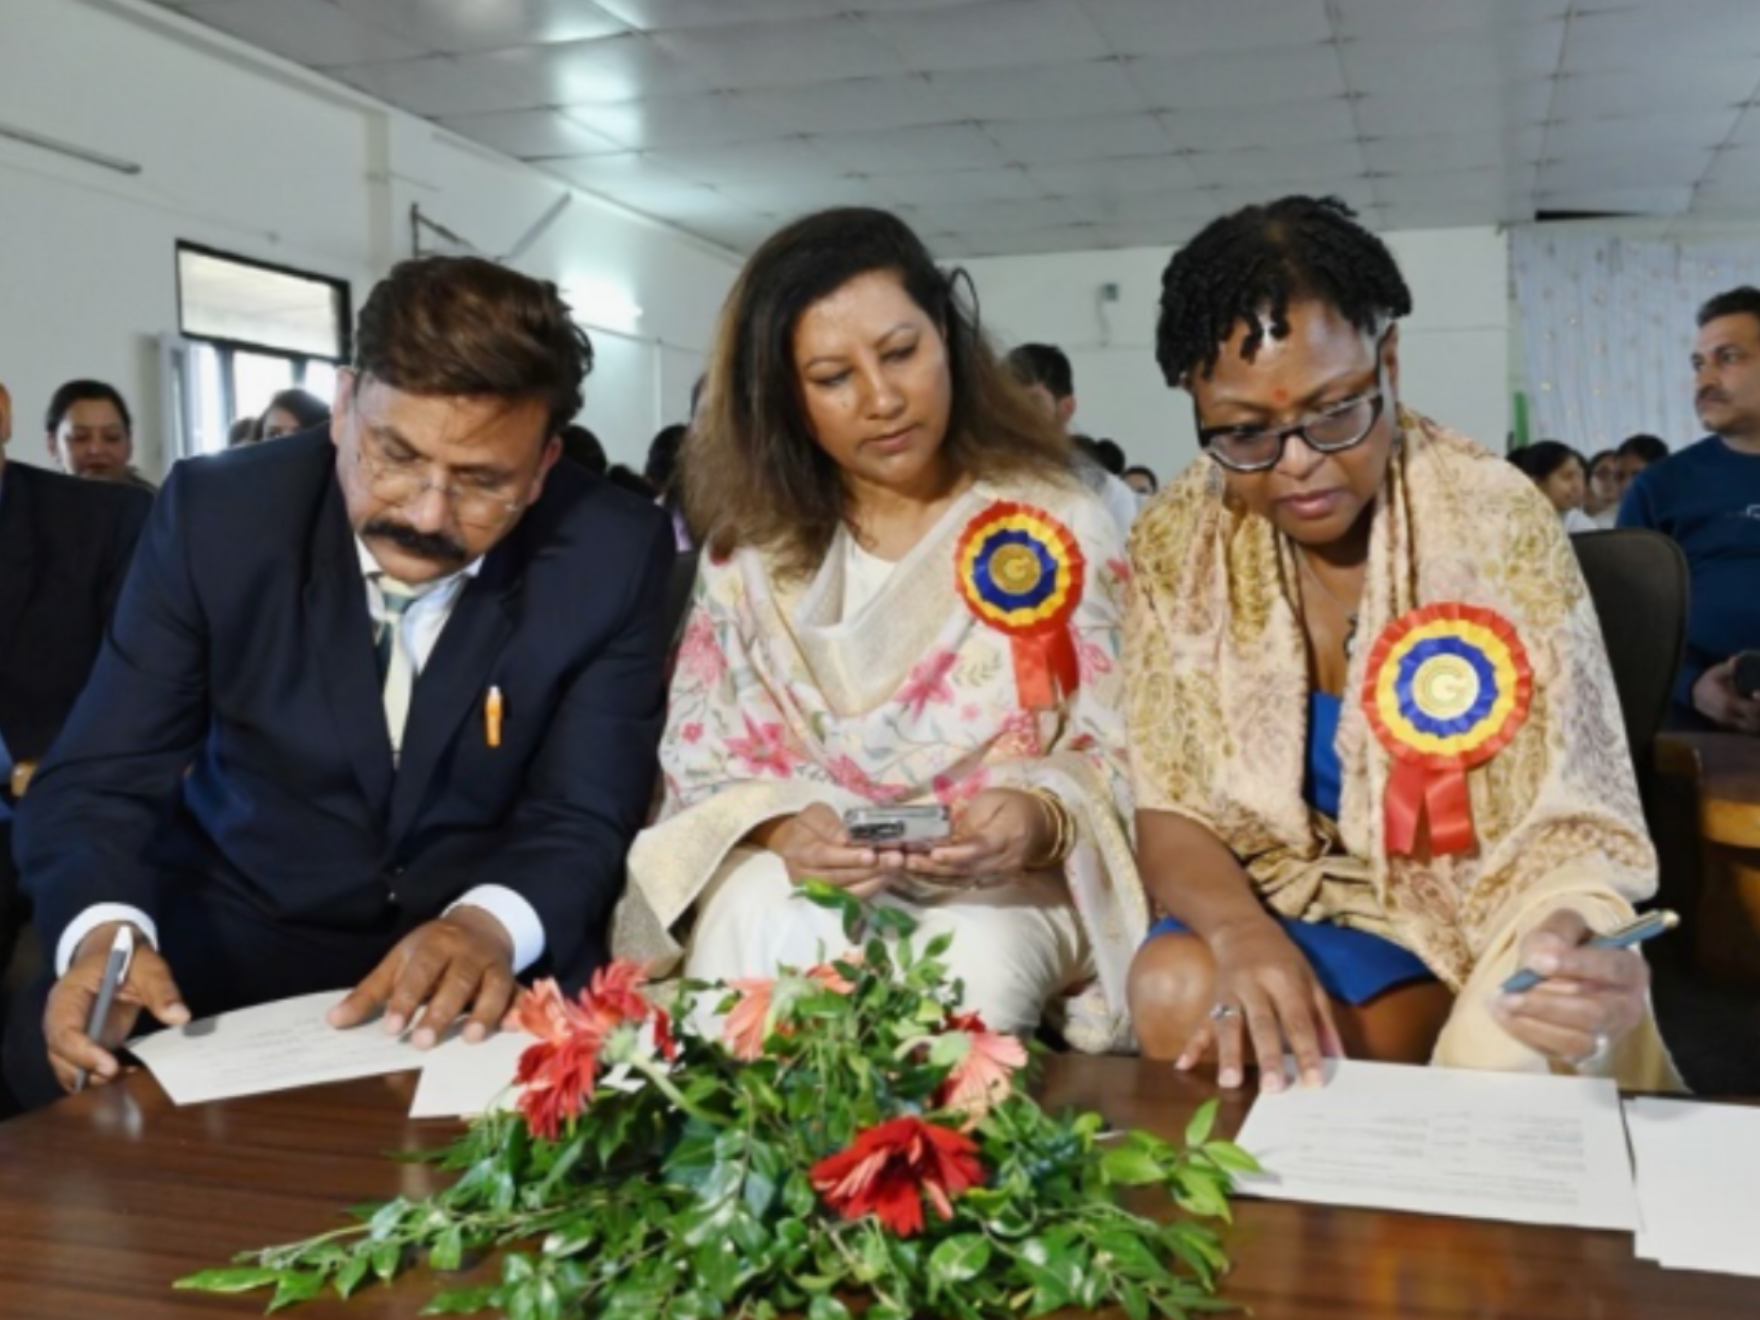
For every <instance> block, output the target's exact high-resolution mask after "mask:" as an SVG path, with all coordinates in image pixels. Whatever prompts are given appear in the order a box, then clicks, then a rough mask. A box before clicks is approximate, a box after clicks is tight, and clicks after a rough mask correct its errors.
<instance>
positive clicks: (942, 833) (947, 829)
mask: <svg viewBox="0 0 1760 1320" xmlns="http://www.w3.org/2000/svg"><path fill="white" fill-rule="evenodd" d="M843 828H844V830H845V831H846V832H847V833H848V834H849V838H850V842H851V843H860V844H866V845H867V846H869V847H871V848H878V849H883V850H888V851H890V850H892V849H897V850H898V851H900V852H928V851H929V850H930V849H931V848H934V847H936V846H937V845H939V844H943V843H946V842H947V841H948V839H950V838H951V837H952V836H953V815H952V813H951V812H949V811H948V809H947V808H946V807H943V806H928V807H856V808H854V809H853V810H850V811H846V812H844V813H843Z"/></svg>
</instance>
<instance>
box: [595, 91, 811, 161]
mask: <svg viewBox="0 0 1760 1320" xmlns="http://www.w3.org/2000/svg"><path fill="white" fill-rule="evenodd" d="M567 114H568V117H569V118H570V119H572V120H574V121H576V122H577V123H580V124H582V125H584V126H586V127H587V128H589V129H591V130H592V131H593V132H595V133H598V134H601V135H603V136H604V137H607V138H610V139H611V140H612V141H614V142H618V143H621V144H622V145H623V146H625V147H629V148H631V149H634V150H638V151H655V150H662V151H663V150H667V149H670V148H674V147H713V146H720V145H721V144H723V143H728V142H756V141H761V140H773V139H775V138H777V137H780V136H784V135H785V134H786V127H785V126H784V125H781V124H779V123H778V122H777V121H776V120H775V119H774V118H772V117H771V116H770V115H767V114H765V113H764V111H763V108H762V107H761V106H759V105H757V104H754V98H753V94H752V93H743V92H708V93H699V94H697V95H694V96H656V97H650V98H647V99H645V100H640V101H623V102H619V103H617V104H614V105H573V106H569V107H568V109H567Z"/></svg>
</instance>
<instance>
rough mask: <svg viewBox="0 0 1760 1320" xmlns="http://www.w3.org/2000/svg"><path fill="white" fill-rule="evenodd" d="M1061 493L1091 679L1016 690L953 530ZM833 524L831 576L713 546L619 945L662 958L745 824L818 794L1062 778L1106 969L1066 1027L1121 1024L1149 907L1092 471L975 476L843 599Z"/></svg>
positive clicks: (617, 931) (1057, 782)
mask: <svg viewBox="0 0 1760 1320" xmlns="http://www.w3.org/2000/svg"><path fill="white" fill-rule="evenodd" d="M997 500H1016V501H1020V502H1022V503H1025V504H1030V505H1034V506H1036V507H1038V508H1040V509H1043V510H1045V511H1047V512H1049V513H1050V514H1051V515H1052V516H1053V517H1055V518H1057V519H1058V520H1059V521H1061V522H1062V523H1063V524H1064V526H1065V527H1067V528H1069V529H1070V530H1071V531H1072V532H1073V533H1074V535H1075V538H1076V540H1077V542H1078V544H1079V545H1080V547H1081V549H1082V553H1083V557H1084V558H1085V560H1086V562H1087V569H1086V585H1085V589H1084V592H1083V595H1082V600H1081V603H1080V605H1079V606H1078V607H1077V610H1076V613H1075V615H1074V617H1073V619H1072V621H1071V623H1072V634H1073V641H1074V644H1075V650H1076V658H1077V661H1078V663H1079V666H1080V670H1081V682H1080V684H1079V686H1078V687H1077V689H1076V691H1075V692H1074V693H1073V694H1070V695H1066V696H1064V697H1062V698H1061V699H1060V701H1059V704H1058V705H1057V706H1055V707H1054V708H1052V709H1050V710H1045V711H1028V710H1024V709H1022V708H1021V704H1020V702H1019V699H1018V693H1017V690H1016V683H1015V677H1014V670H1013V659H1012V652H1011V650H1010V646H1009V640H1008V638H1007V637H1006V636H1005V635H1004V634H1002V633H1001V632H998V631H997V630H996V629H994V628H992V627H990V626H988V625H986V624H984V623H981V622H979V621H978V620H977V619H976V618H975V617H974V616H973V614H972V613H971V611H970V610H969V609H968V608H967V606H966V605H965V603H964V602H963V601H962V600H961V598H960V597H959V595H958V592H957V588H956V581H955V553H954V551H955V546H956V543H957V542H958V539H959V536H960V533H961V532H962V531H964V529H965V528H966V526H967V524H968V523H969V522H970V521H971V520H972V519H973V517H975V516H976V515H977V514H978V513H980V512H981V511H982V510H984V509H985V508H987V507H988V506H989V505H990V504H991V503H992V502H994V501H997ZM847 535H848V533H847V532H840V533H839V539H838V540H837V541H836V542H834V544H833V545H832V547H831V551H830V553H829V554H827V556H826V558H825V562H824V564H823V565H822V566H821V568H820V570H819V571H818V573H817V574H815V575H814V576H813V578H812V579H811V580H810V581H807V582H790V581H786V580H782V581H779V580H777V578H776V577H775V576H774V575H773V573H772V571H771V564H770V562H769V561H768V559H767V558H766V557H765V556H764V555H762V554H759V553H757V552H756V551H751V550H744V551H739V552H737V553H735V554H734V555H733V556H732V558H731V559H730V560H729V561H728V562H726V563H724V564H714V563H709V562H707V561H705V563H704V566H703V569H702V572H701V574H700V576H699V578H698V582H697V586H696V592H695V597H694V601H693V604H692V611H691V615H690V620H689V622H688V624H687V625H686V629H685V634H684V640H683V643H682V644H681V647H680V652H679V658H678V668H677V671H676V673H675V676H674V679H673V685H672V691H671V695H670V700H669V704H668V710H667V727H666V733H665V737H664V740H663V741H662V744H661V749H660V762H661V770H662V772H663V775H664V780H665V798H664V803H663V805H662V807H661V811H660V817H659V821H658V823H657V824H655V825H654V826H652V827H651V828H649V829H647V830H645V831H643V833H642V834H641V835H640V836H639V837H638V838H637V840H636V842H635V845H634V848H633V849H632V851H631V853H630V860H629V877H630V884H629V889H628V891H627V893H626V895H625V897H624V900H623V902H622V903H621V904H620V906H619V909H618V913H617V918H616V922H615V925H614V929H613V944H614V947H615V948H616V950H617V952H618V953H619V954H620V955H624V956H630V957H638V958H642V959H644V960H647V961H649V962H650V963H652V964H654V965H655V967H656V971H657V972H659V973H664V972H665V971H666V970H668V969H669V968H670V967H671V966H673V965H674V964H676V962H677V961H678V958H679V956H680V954H681V952H682V950H681V948H680V944H679V939H680V935H679V931H680V928H681V926H682V924H683V923H684V922H685V921H686V920H687V918H688V915H689V911H690V908H691V905H692V904H693V903H694V902H695V901H696V899H697V896H698V895H699V894H700V893H701V892H702V890H703V887H704V886H705V885H706V884H707V883H708V882H709V880H710V879H711V878H712V877H713V876H714V875H715V873H716V871H717V869H718V868H719V867H720V866H721V864H722V862H723V861H724V859H725V858H726V857H727V855H728V853H729V852H730V851H731V850H732V849H733V848H734V847H735V846H736V845H737V844H738V843H739V842H740V841H741V840H742V839H743V838H744V837H745V836H746V834H748V833H749V832H750V831H751V829H752V828H753V827H754V826H756V825H758V824H760V823H762V822H764V821H766V820H771V819H774V818H776V817H777V816H781V815H785V814H789V813H791V812H795V811H799V810H801V809H802V808H804V807H806V806H808V805H809V804H811V803H814V802H825V803H828V804H829V805H831V806H832V807H834V808H836V809H837V810H839V811H843V810H846V809H848V808H850V807H853V806H861V805H867V804H869V803H873V802H890V803H899V802H904V803H908V802H923V801H931V802H932V801H936V800H940V801H943V802H949V803H954V802H958V801H961V800H963V799H964V798H967V797H969V796H971V795H972V794H973V793H976V792H977V791H979V790H980V789H982V788H985V787H1004V786H1007V785H1011V784H1022V785H1025V784H1036V785H1039V786H1042V787H1045V788H1049V789H1051V790H1052V791H1054V792H1055V793H1057V794H1058V795H1059V797H1061V798H1062V799H1063V800H1064V802H1065V803H1067V804H1068V805H1069V806H1070V808H1071V809H1072V811H1073V812H1074V814H1075V816H1076V817H1077V822H1078V827H1079V831H1080V835H1081V838H1080V842H1079V844H1078V846H1077V848H1076V850H1075V852H1074V853H1073V854H1072V855H1071V857H1070V860H1069V862H1068V864H1067V866H1066V876H1067V879H1068V882H1069V887H1070V893H1071V896H1072V898H1073V899H1074V902H1075V906H1076V910H1077V911H1078V913H1079V914H1080V916H1081V918H1082V922H1083V927H1084V929H1085V931H1086V933H1087V936H1088V942H1089V945H1090V947H1091V948H1092V950H1093V953H1094V961H1095V966H1096V970H1097V972H1098V983H1097V984H1096V985H1094V986H1091V987H1089V988H1088V989H1087V990H1086V991H1085V992H1083V993H1081V994H1078V995H1077V996H1075V997H1074V999H1073V1000H1072V1001H1071V1002H1069V1003H1068V1004H1066V1005H1064V1006H1063V1009H1064V1016H1065V1017H1066V1023H1065V1031H1066V1035H1067V1036H1068V1038H1069V1039H1070V1041H1071V1043H1072V1044H1076V1045H1078V1046H1079V1047H1081V1048H1085V1049H1090V1050H1103V1049H1111V1048H1118V1047H1122V1046H1124V1045H1125V1044H1127V1043H1128V1042H1129V1038H1130V1033H1129V1024H1128V1017H1127V1011H1126V1005H1125V994H1124V985H1125V979H1126V975H1127V972H1128V969H1129V965H1130V959H1131V956H1132V954H1133V953H1134V952H1135V950H1136V947H1137V945H1138V944H1139V943H1140V942H1141V941H1142V939H1143V936H1144V934H1145V932H1146V930H1147V926H1148V908H1147V903H1146V901H1145V899H1144V897H1143V892H1142V886H1141V883H1140V882H1139V880H1138V878H1137V872H1136V864H1135V860H1134V858H1133V856H1132V852H1131V846H1130V836H1129V833H1128V822H1129V820H1130V804H1129V777H1128V773H1127V771H1126V763H1125V753H1124V701H1123V696H1124V677H1123V672H1122V652H1123V600H1124V584H1125V579H1126V577H1127V576H1128V569H1127V566H1126V563H1125V559H1124V547H1123V545H1122V542H1121V540H1120V537H1119V533H1118V532H1117V530H1116V529H1115V528H1114V526H1113V524H1112V522H1111V520H1110V519H1109V518H1108V516H1107V514H1106V511H1105V509H1104V508H1103V507H1101V505H1100V504H1099V503H1098V502H1097V501H1095V500H1094V498H1093V497H1092V496H1090V495H1089V494H1087V493H1086V492H1085V491H1084V490H1082V489H1081V488H1080V487H1079V486H1077V485H1075V484H1074V483H1071V484H1070V485H1069V486H1068V487H1060V486H1052V485H1047V484H1044V483H1033V484H1031V485H1026V484H1022V483H1010V484H1009V485H1008V486H1007V487H1002V486H996V485H990V484H986V483H979V484H978V485H977V486H975V487H974V488H973V489H972V490H971V491H969V492H967V493H966V494H965V495H964V496H962V497H961V498H960V499H959V500H958V501H956V503H955V504H954V506H953V507H952V508H951V509H950V510H949V511H948V513H947V514H946V516H944V517H943V518H942V520H941V521H940V522H939V523H938V524H937V526H936V527H935V528H934V529H933V530H932V531H931V532H930V533H929V534H928V535H927V536H925V537H924V538H923V540H922V541H921V542H920V543H919V544H918V545H917V546H916V548H915V549H913V550H912V551H911V553H910V554H909V555H908V556H906V557H905V559H904V560H902V561H901V562H900V563H899V564H898V565H897V567H896V568H895V569H894V570H893V572H892V575H891V576H890V577H889V578H888V579H887V581H886V584H885V586H884V587H883V588H882V589H881V591H880V592H879V594H878V595H877V596H875V597H874V599H872V600H870V601H869V602H868V603H867V604H866V605H865V606H864V607H863V608H862V609H861V611H860V612H859V613H858V614H857V615H856V616H855V617H854V618H853V619H848V620H846V619H844V617H843V614H844V609H843V571H844V562H845V555H844V549H845V547H844V543H843V540H842V537H844V536H847Z"/></svg>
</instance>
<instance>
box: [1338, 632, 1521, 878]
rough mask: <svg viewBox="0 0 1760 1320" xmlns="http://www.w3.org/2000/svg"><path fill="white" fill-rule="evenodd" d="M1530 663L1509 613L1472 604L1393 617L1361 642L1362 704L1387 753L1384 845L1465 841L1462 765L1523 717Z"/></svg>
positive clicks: (1463, 847) (1468, 828)
mask: <svg viewBox="0 0 1760 1320" xmlns="http://www.w3.org/2000/svg"><path fill="white" fill-rule="evenodd" d="M1533 695H1534V672H1533V670H1532V668H1531V667H1530V666H1529V664H1528V652H1527V650H1526V648H1524V647H1523V646H1522V640H1521V638H1520V637H1518V636H1516V630H1515V627H1514V625H1512V624H1511V623H1510V622H1509V621H1508V620H1507V619H1505V618H1504V617H1503V616H1502V615H1500V614H1498V613H1496V612H1495V611H1493V610H1488V609H1483V608H1481V607H1479V606H1476V605H1462V604H1457V603H1452V602H1449V603H1441V604H1436V605H1426V606H1425V607H1424V608H1423V609H1419V610H1413V611H1412V612H1411V613H1409V614H1406V615H1404V616H1402V617H1401V618H1398V619H1395V620H1394V621H1393V622H1392V623H1390V624H1388V625H1387V627H1386V629H1384V630H1383V631H1382V633H1381V636H1380V637H1379V638H1378V639H1377V640H1376V642H1375V646H1374V649H1373V650H1371V651H1370V652H1369V662H1368V665H1367V666H1366V668H1365V670H1364V679H1363V709H1364V711H1365V712H1366V713H1367V714H1368V716H1369V725H1370V727H1371V728H1373V729H1374V730H1375V736H1376V737H1377V738H1379V739H1380V740H1381V745H1382V746H1383V747H1385V748H1386V749H1387V750H1388V752H1389V753H1390V754H1391V755H1392V757H1393V769H1392V773H1391V774H1389V776H1388V780H1387V795H1386V797H1385V799H1384V800H1383V803H1382V807H1383V815H1384V819H1385V821H1386V833H1387V851H1388V852H1389V853H1390V854H1394V853H1403V854H1408V855H1409V854H1411V853H1413V852H1415V851H1416V850H1417V844H1418V835H1419V828H1420V825H1422V824H1423V823H1426V822H1427V823H1428V825H1429V828H1430V852H1431V853H1432V854H1433V855H1437V856H1440V855H1442V854H1445V853H1461V852H1466V851H1468V850H1469V849H1470V848H1472V847H1473V844H1474V838H1473V809H1472V803H1471V800H1470V798H1469V797H1468V794H1467V771H1468V770H1470V769H1472V768H1473V767H1474V766H1476V765H1482V764H1484V763H1485V762H1486V761H1489V760H1490V759H1491V758H1492V757H1493V756H1495V755H1497V753H1498V752H1500V751H1502V750H1503V748H1504V747H1505V746H1507V745H1508V744H1509V740H1510V739H1511V738H1513V737H1515V736H1516V731H1517V730H1518V729H1520V728H1521V727H1522V723H1523V722H1524V721H1525V720H1526V719H1527V718H1528V707H1529V705H1530V704H1531V702H1532V700H1533Z"/></svg>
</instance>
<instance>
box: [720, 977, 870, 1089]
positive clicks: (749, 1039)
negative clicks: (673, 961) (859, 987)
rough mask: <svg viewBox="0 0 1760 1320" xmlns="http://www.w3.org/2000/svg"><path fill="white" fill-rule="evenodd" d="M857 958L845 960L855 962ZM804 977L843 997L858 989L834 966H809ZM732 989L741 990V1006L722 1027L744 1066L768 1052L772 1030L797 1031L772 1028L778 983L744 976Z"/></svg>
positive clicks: (781, 1032)
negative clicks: (767, 1047)
mask: <svg viewBox="0 0 1760 1320" xmlns="http://www.w3.org/2000/svg"><path fill="white" fill-rule="evenodd" d="M854 957H855V955H850V956H848V957H846V958H845V959H844V961H845V962H850V961H853V959H854ZM803 975H804V976H805V977H806V979H808V980H811V981H817V982H818V983H819V986H820V987H821V988H823V989H826V990H834V991H836V992H837V993H838V994H840V995H847V994H849V993H850V991H852V990H854V989H855V986H854V985H852V984H850V982H849V981H847V980H845V979H844V977H843V975H842V974H841V973H839V972H838V970H837V968H836V967H834V966H832V965H831V964H830V963H820V964H819V965H818V966H817V967H809V968H808V969H807V970H806V972H805V973H803ZM727 985H728V988H729V989H730V990H737V991H739V995H740V999H739V1003H737V1004H735V1005H734V1006H733V1008H732V1009H731V1010H730V1011H729V1012H728V1014H727V1020H726V1021H725V1022H723V1023H722V1024H721V1038H722V1040H724V1041H726V1042H727V1049H728V1053H730V1054H732V1055H733V1057H734V1058H736V1059H738V1060H740V1061H741V1062H742V1063H750V1062H751V1061H752V1060H753V1059H756V1058H759V1057H761V1056H762V1055H763V1053H764V1042H765V1041H766V1040H767V1039H769V1037H770V1035H771V1033H772V1031H774V1032H775V1033H776V1034H777V1035H782V1036H787V1035H791V1034H792V1033H793V1028H791V1027H789V1026H788V1025H787V1024H784V1025H782V1026H779V1027H772V1025H771V1021H770V1018H771V1009H772V1008H773V1007H774V1005H775V999H776V982H775V981H772V980H770V979H769V978H768V977H763V976H747V977H740V978H739V979H737V980H732V981H729V982H728V983H727Z"/></svg>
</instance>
